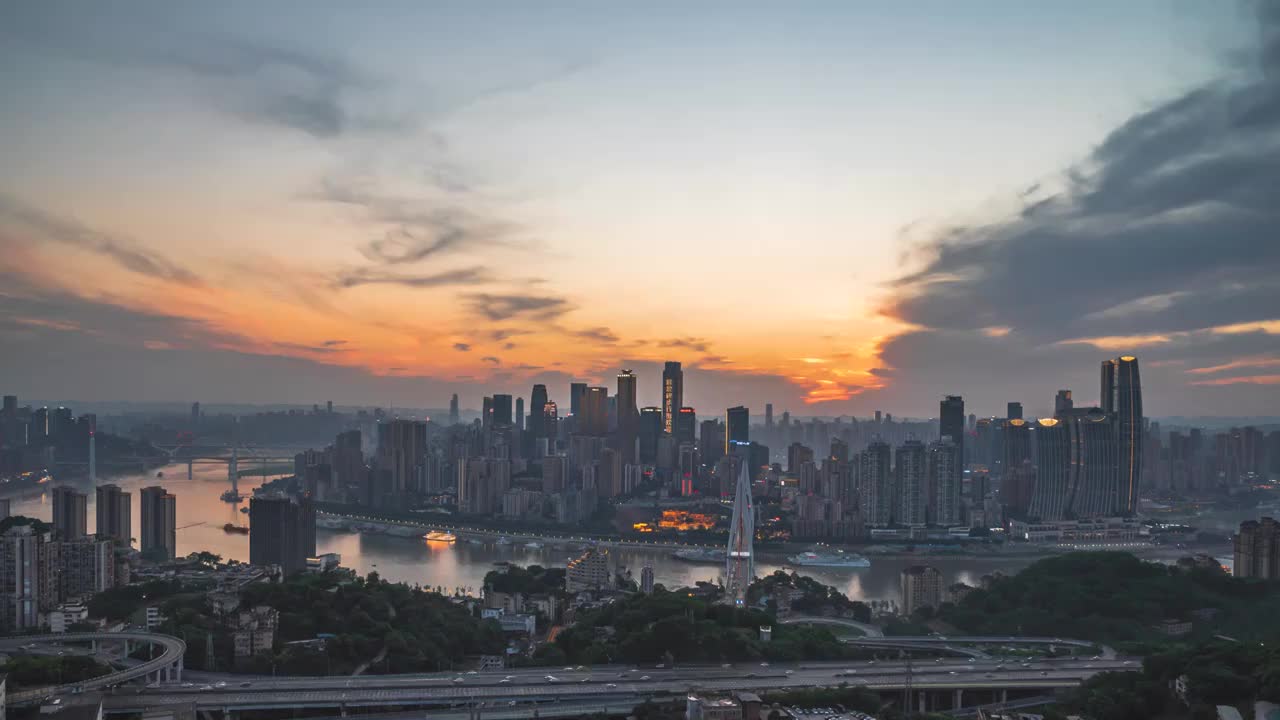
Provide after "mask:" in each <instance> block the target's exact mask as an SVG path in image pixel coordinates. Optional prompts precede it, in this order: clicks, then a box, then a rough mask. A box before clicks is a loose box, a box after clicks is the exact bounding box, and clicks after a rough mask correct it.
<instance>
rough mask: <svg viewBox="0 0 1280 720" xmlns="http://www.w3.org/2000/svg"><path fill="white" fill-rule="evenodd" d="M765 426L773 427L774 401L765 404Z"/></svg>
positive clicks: (768, 428)
mask: <svg viewBox="0 0 1280 720" xmlns="http://www.w3.org/2000/svg"><path fill="white" fill-rule="evenodd" d="M764 427H765V429H766V430H772V429H773V403H765V404H764ZM771 442H772V441H771Z"/></svg>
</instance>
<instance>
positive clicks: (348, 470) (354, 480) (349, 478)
mask: <svg viewBox="0 0 1280 720" xmlns="http://www.w3.org/2000/svg"><path fill="white" fill-rule="evenodd" d="M362 446H363V438H361V436H360V431H359V430H347V431H345V432H340V433H338V435H337V437H335V438H334V440H333V473H334V485H336V486H337V490H338V492H339V493H341V494H343V495H345V494H347V493H348V492H358V490H357V489H358V488H359V487H360V485H361V483H362V482H363V481H364V477H365V475H366V474H367V473H368V470H367V469H366V468H365V465H364V451H363V450H362V449H361V448H362Z"/></svg>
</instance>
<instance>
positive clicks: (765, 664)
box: [760, 662, 769, 667]
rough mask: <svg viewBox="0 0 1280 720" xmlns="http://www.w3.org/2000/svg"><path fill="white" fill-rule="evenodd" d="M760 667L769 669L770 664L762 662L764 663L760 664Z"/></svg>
mask: <svg viewBox="0 0 1280 720" xmlns="http://www.w3.org/2000/svg"><path fill="white" fill-rule="evenodd" d="M760 667H769V663H767V662H762V663H760Z"/></svg>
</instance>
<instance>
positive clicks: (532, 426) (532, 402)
mask: <svg viewBox="0 0 1280 720" xmlns="http://www.w3.org/2000/svg"><path fill="white" fill-rule="evenodd" d="M547 401H548V398H547V386H546V385H543V384H542V383H538V384H537V385H534V386H533V391H532V392H530V393H529V427H528V430H529V434H530V435H532V436H533V438H534V442H535V443H536V442H537V438H541V437H547V431H546V428H545V426H544V425H543V422H542V417H543V415H545V414H546V408H547Z"/></svg>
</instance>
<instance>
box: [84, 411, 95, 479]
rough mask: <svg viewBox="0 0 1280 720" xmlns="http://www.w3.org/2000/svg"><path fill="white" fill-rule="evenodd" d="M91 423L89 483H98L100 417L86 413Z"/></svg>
mask: <svg viewBox="0 0 1280 720" xmlns="http://www.w3.org/2000/svg"><path fill="white" fill-rule="evenodd" d="M84 418H85V419H87V421H88V425H89V484H90V485H94V486H96V485H97V484H98V433H97V430H98V418H97V416H96V415H85V416H84Z"/></svg>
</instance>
